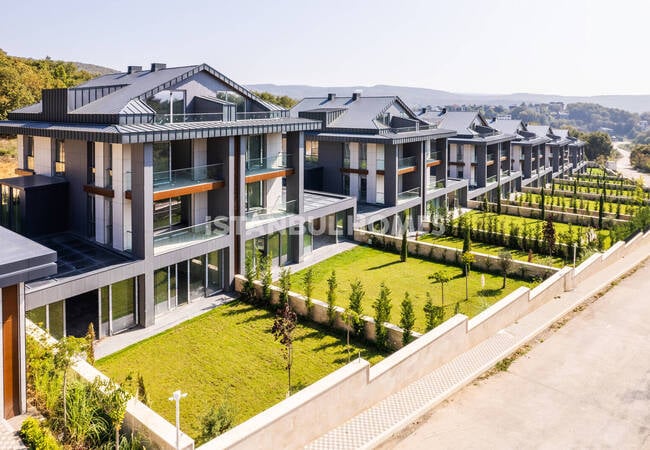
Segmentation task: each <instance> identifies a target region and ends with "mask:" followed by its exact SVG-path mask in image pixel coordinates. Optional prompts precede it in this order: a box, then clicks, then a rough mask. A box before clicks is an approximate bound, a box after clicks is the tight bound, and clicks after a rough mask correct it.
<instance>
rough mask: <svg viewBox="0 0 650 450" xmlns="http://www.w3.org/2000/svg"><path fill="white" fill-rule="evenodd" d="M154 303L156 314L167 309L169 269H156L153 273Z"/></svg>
mask: <svg viewBox="0 0 650 450" xmlns="http://www.w3.org/2000/svg"><path fill="white" fill-rule="evenodd" d="M153 284H154V286H153V292H154V294H153V295H154V302H155V303H156V314H160V313H161V312H165V311H167V310H168V309H169V267H164V268H162V269H158V270H156V271H155V272H154V273H153Z"/></svg>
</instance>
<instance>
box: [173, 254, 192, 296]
mask: <svg viewBox="0 0 650 450" xmlns="http://www.w3.org/2000/svg"><path fill="white" fill-rule="evenodd" d="M187 264H188V261H183V262H180V263H178V264H176V275H177V279H176V286H177V296H178V297H177V298H178V301H177V304H178V305H182V304H185V303H187V302H188V301H189V298H190V297H189V287H190V286H189V272H188V270H189V269H188V267H187Z"/></svg>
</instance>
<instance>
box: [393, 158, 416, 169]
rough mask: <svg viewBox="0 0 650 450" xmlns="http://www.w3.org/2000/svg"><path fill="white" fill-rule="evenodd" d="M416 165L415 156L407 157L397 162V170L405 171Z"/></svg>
mask: <svg viewBox="0 0 650 450" xmlns="http://www.w3.org/2000/svg"><path fill="white" fill-rule="evenodd" d="M416 164H417V158H416V157H415V156H409V157H407V158H400V159H399V160H398V161H397V168H398V169H407V168H409V167H415V166H416Z"/></svg>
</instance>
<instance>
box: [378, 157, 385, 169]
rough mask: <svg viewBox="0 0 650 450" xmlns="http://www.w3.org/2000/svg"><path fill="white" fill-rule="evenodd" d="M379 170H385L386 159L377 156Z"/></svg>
mask: <svg viewBox="0 0 650 450" xmlns="http://www.w3.org/2000/svg"><path fill="white" fill-rule="evenodd" d="M377 170H384V160H383V159H379V158H377Z"/></svg>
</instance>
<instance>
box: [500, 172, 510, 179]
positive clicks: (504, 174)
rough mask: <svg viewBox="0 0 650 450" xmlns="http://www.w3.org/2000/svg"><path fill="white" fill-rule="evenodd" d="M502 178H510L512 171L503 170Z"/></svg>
mask: <svg viewBox="0 0 650 450" xmlns="http://www.w3.org/2000/svg"><path fill="white" fill-rule="evenodd" d="M501 176H502V177H509V176H510V171H509V170H502V171H501Z"/></svg>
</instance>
